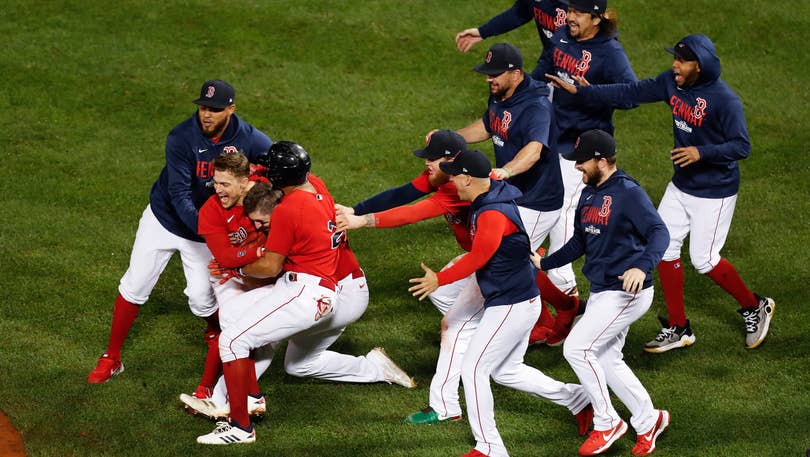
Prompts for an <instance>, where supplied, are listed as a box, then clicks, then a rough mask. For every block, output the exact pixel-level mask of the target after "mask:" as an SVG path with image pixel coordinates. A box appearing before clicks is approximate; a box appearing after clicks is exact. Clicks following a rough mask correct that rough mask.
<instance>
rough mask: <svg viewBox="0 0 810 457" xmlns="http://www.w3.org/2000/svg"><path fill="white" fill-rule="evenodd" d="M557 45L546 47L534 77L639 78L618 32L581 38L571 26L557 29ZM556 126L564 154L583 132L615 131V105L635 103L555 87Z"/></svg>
mask: <svg viewBox="0 0 810 457" xmlns="http://www.w3.org/2000/svg"><path fill="white" fill-rule="evenodd" d="M551 41H552V43H553V46H552V47H551V48H549V49H546V50H545V51H543V55H541V56H540V60H539V61H538V62H537V67H536V68H535V69H534V71H533V72H532V77H533V78H535V79H537V80H540V81H545V76H544V74H546V73H548V74H551V75H555V76H558V77H559V78H560V79H562V80H564V81H567V82H570V83H572V84H573V83H574V80H573V78H572V77H573V76H582V77H584V78H585V79H587V80H588V82H589V83H590V84H613V83H621V82H630V81H635V80H636V74H635V73H634V72H633V69H632V67H630V61H629V60H628V58H627V54H625V52H624V48H623V47H622V45H621V44H620V43H619V41H618V40H617V39H616V37H615V36H610V35H607V34H605V33H601V32H600V33H597V34H596V36H595V37H593V38H591V39H589V40H584V41H577V40H575V39H574V38H572V37H571V35H570V34H569V31H568V26H567V25H566V26H563V27H560V28H559V29H557V32H556V33H555V34H554V35H553V36H552V37H551ZM553 105H554V126H553V128H552V130H553V138H552V144H555V145H556V148H555V149H554V150H555V151H556V152H558V153H560V154H565V153H566V152H569V151H571V150H573V149H574V143H575V142H576V140H577V138H578V137H579V135H580V134H581V133H583V132H586V131H588V130H591V129H600V130H604V131H606V132H608V133H610V134H611V135H612V134H613V110H614V108H622V109H626V108H633V107H635V106H636V104H635V103H633V102H630V101H625V100H617V101H615V102H614V103H612V104H609V105H608V104H604V103H589V102H588V101H587V100H586V99H584V98H582V97H578V96H576V95H572V94H569V93H568V92H566V91H564V90H555V91H554V103H553Z"/></svg>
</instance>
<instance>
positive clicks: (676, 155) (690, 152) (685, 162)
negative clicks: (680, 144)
mask: <svg viewBox="0 0 810 457" xmlns="http://www.w3.org/2000/svg"><path fill="white" fill-rule="evenodd" d="M670 152H671V154H672V162H673V163H675V165H678V166H680V167H681V168H683V167H686V166H689V165H692V164H693V163H695V162H697V161H698V160H700V151H698V148H696V147H694V146H687V147H685V148H674V149H673V150H672V151H670Z"/></svg>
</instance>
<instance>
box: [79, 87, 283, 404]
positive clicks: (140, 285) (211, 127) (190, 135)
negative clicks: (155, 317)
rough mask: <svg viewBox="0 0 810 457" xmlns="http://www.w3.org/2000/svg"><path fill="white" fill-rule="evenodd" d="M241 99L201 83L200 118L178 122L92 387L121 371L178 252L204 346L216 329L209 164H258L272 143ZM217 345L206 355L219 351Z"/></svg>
mask: <svg viewBox="0 0 810 457" xmlns="http://www.w3.org/2000/svg"><path fill="white" fill-rule="evenodd" d="M235 96H236V93H235V91H234V89H233V87H232V86H231V85H230V84H228V83H227V82H225V81H221V80H212V81H206V82H205V83H203V85H202V88H201V90H200V97H199V98H198V99H196V100H194V103H196V104H197V105H198V109H197V112H196V113H195V114H194V115H192V116H191V117H190V118H188V119H187V120H185V121H183V122H181V123H180V124H178V125H177V126H176V127H175V128H174V129H172V131H171V132H169V135H168V137H167V138H166V165H165V166H164V167H163V170H161V172H160V176H159V177H158V179H157V181H155V184H154V185H153V186H152V191H151V193H150V196H149V205H147V207H146V209H145V210H144V212H143V215H142V216H141V220H140V222H139V224H138V232H137V233H136V235H135V243H134V245H133V246H132V254H131V256H130V261H129V269H128V270H127V272H126V273H125V274H124V276H123V278H121V283H120V285H119V286H118V292H119V294H118V297H117V298H116V299H115V306H114V308H113V317H112V327H111V330H110V340H109V344H108V346H107V350H106V351H105V352H104V354H103V355H102V356H101V357H100V358H99V360H98V363H97V365H96V367H95V368H94V369H93V371H91V372H90V373H89V375H88V376H87V381H88V382H89V383H93V384H95V383H100V382H105V381H107V380H109V379H110V378H111V377H112V376H115V375H117V374H119V373H121V372H122V371H124V365H123V364H122V363H121V347H122V346H123V344H124V340H125V339H126V337H127V334H128V333H129V329H130V327H131V326H132V323H133V322H134V321H135V318H136V317H137V316H138V311H139V310H140V307H141V305H143V304H144V303H146V301H147V300H148V299H149V294H150V293H151V292H152V289H153V288H154V286H155V283H157V280H158V277H160V274H161V273H162V272H163V270H164V268H166V264H167V263H168V262H169V259H170V258H171V256H172V255H173V254H174V253H175V252H180V257H181V259H182V260H183V271H184V273H185V277H186V289H185V290H184V291H183V292H184V293H185V294H186V295H187V296H188V304H189V308H191V312H192V313H193V314H194V315H195V316H199V317H201V318H203V319H205V320H206V322H207V323H208V328H207V329H206V331H205V335H206V336H205V338H206V342H210V341H212V340H210V339H209V336H208V335H210V334H211V332H216V331H218V329H219V324H218V322H217V316H216V311H217V303H216V300H215V299H214V293H213V291H212V289H211V285H210V283H209V280H208V261H209V260H210V258H211V252H210V251H209V250H208V247H206V245H205V243H204V242H203V239H202V237H200V236H199V235H198V234H197V218H198V210H199V208H200V207H201V206H202V205H203V203H205V201H206V200H207V199H208V197H209V196H210V195H211V193H212V181H211V178H212V177H213V174H214V171H213V168H212V167H211V161H213V160H214V158H215V157H217V156H218V155H220V154H221V153H223V152H235V151H244V153H245V154H246V155H247V157H248V159H250V160H252V161H253V160H255V159H257V158H258V157H259V156H260V155H261V154H266V153H267V150H268V148H269V147H270V145H271V144H272V141H271V140H270V138H268V137H267V135H265V134H264V133H262V132H261V131H259V130H258V129H256V128H255V127H253V126H252V125H250V124H248V123H247V122H245V121H243V120H241V119H240V118H239V116H237V115H236V114H235V113H234V111H235V109H236V106H235V105H234V100H235ZM215 350H216V347H215V345H214V344H210V345H209V352H211V351H215ZM218 366H219V364H218V362H217V361H216V357H207V358H206V369H205V371H204V372H203V377H202V380H201V381H200V385H202V386H204V387H206V388H210V387H212V386H213V383H214V381H215V380H216V377H217V374H218Z"/></svg>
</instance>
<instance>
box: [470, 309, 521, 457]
mask: <svg viewBox="0 0 810 457" xmlns="http://www.w3.org/2000/svg"><path fill="white" fill-rule="evenodd" d="M503 306H508V307H509V311H507V312H506V315H504V316H503V320H501V323H500V324H498V327H497V328H496V329H495V331H494V332H492V335H491V336H490V337H489V341H487V344H485V345H484V347H483V348H482V350H481V353H480V354H478V360H476V361H475V368H474V369H473V379H476V380H477V379H478V377H477V376H475V374H476V372H477V371H478V364H479V363H481V359H482V358H483V357H484V354H485V353H486V352H487V348H488V347H489V344H490V343H492V340H494V339H495V335H497V334H498V331H499V330H500V329H501V327H503V324H504V323H506V320H507V319H508V318H509V315H510V314H512V309H513V307H514V306H515V305H503ZM485 382H487V383H488V382H489V377H487V378H486V381H485ZM473 391H474V392H475V410H476V412H477V414H476V415H477V417H478V428H479V430H480V431H481V437H482V438H483V439H484V442H485V443H487V446H488V451H487V452H486V454H487V455H489V454H491V453H492V445H491V444H489V442H488V440H487V437H486V435H485V434H484V427H483V424H481V419H480V418H481V411H480V409H479V403H478V383H477V382H475V383H473ZM470 425H472V424H470Z"/></svg>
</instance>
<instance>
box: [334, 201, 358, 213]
mask: <svg viewBox="0 0 810 457" xmlns="http://www.w3.org/2000/svg"><path fill="white" fill-rule="evenodd" d="M335 213H337V215H338V216H340V215H343V214H349V215H351V214H354V208H352V207H351V206H343V205H341V204H338V203H335Z"/></svg>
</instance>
